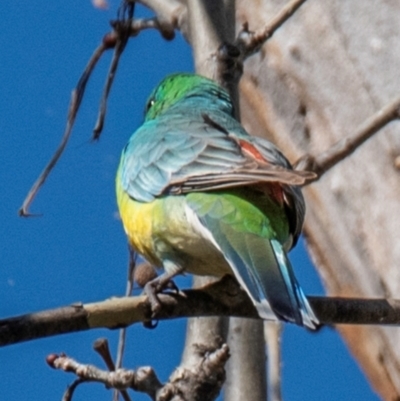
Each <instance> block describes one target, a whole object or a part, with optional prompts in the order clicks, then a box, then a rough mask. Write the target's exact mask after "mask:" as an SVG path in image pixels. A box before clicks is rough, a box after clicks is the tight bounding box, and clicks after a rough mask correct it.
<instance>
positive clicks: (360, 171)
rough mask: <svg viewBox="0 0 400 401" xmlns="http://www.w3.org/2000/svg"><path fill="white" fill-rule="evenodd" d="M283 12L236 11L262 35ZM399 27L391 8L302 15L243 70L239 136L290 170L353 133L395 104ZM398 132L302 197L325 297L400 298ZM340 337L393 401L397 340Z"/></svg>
mask: <svg viewBox="0 0 400 401" xmlns="http://www.w3.org/2000/svg"><path fill="white" fill-rule="evenodd" d="M285 3H286V2H285V1H280V0H279V1H278V0H274V1H255V0H252V1H248V0H246V1H244V0H238V2H237V10H238V14H237V15H238V22H239V23H238V26H240V23H244V22H248V23H249V28H250V30H258V29H260V28H262V27H263V26H264V25H265V23H266V22H267V21H268V20H269V19H270V18H271V17H272V16H273V15H274V14H275V13H276V12H277V11H278V10H279V9H280V8H281V7H282V6H283V5H284V4H285ZM399 15H400V3H398V2H394V1H380V0H374V1H369V2H356V1H330V2H316V1H309V2H307V3H305V4H304V5H303V6H302V7H301V9H300V10H299V11H297V13H296V14H295V15H294V16H293V17H292V18H291V19H290V20H289V21H288V22H286V23H285V24H284V26H283V27H281V28H280V29H279V31H277V32H276V33H275V34H274V37H273V38H272V39H271V40H270V41H268V43H267V44H266V45H264V47H263V48H262V50H261V52H260V53H258V54H257V55H255V56H253V57H251V58H249V59H248V60H247V62H246V63H245V66H244V76H243V78H242V80H241V82H240V91H241V110H242V122H243V124H244V125H245V127H246V128H247V130H248V131H249V132H251V133H252V134H255V135H259V136H267V137H269V138H270V139H271V140H272V141H273V142H275V143H276V144H277V145H278V146H279V147H280V148H281V149H282V150H283V152H284V153H285V154H286V155H287V156H288V157H289V159H290V160H291V161H292V162H295V161H296V160H297V159H298V158H299V157H301V156H302V155H304V154H306V153H311V154H318V153H320V152H322V151H324V150H326V149H327V148H329V147H330V146H331V145H332V144H333V143H335V142H336V141H337V140H339V139H340V138H343V137H345V136H346V135H349V134H351V133H352V132H354V131H355V130H356V129H357V127H358V126H360V125H361V124H362V123H363V122H364V121H365V120H366V119H367V118H368V117H369V116H371V115H372V114H374V113H375V112H376V111H378V110H379V109H380V108H382V107H383V106H384V105H385V104H387V103H389V102H390V101H391V100H392V99H394V98H395V97H397V96H398V95H399V89H400V74H399V66H400V24H399V18H398V16H399ZM399 130H400V126H399V123H397V122H395V123H391V124H390V125H389V126H388V127H386V128H385V129H383V130H381V131H380V132H379V133H377V134H376V135H375V136H374V137H373V138H371V139H370V140H369V141H368V142H367V143H366V144H364V145H363V146H362V147H361V148H360V149H358V150H357V151H356V152H355V153H354V154H353V155H352V156H351V157H349V158H347V159H346V160H344V161H342V162H341V163H340V164H339V165H337V166H335V167H334V168H333V169H332V170H331V171H329V172H328V173H327V174H326V175H324V176H323V177H322V178H321V180H320V181H319V182H317V183H314V184H312V185H310V186H309V187H307V188H306V189H305V190H304V193H305V197H306V201H307V217H306V224H305V235H306V238H307V245H308V249H309V252H310V254H311V257H312V259H313V261H314V263H315V265H316V267H317V269H318V271H319V273H320V275H321V277H322V279H323V281H324V283H325V287H326V290H327V293H328V294H329V295H337V296H352V297H370V298H372V297H387V298H390V297H396V296H398V294H399V291H400V243H399V235H400V171H399V167H398V166H399V159H400V156H399V155H400V135H399ZM294 263H295V261H294ZM300 274H301V273H300ZM337 329H338V330H339V331H340V333H341V334H342V336H343V337H344V339H345V341H346V342H347V344H348V346H349V348H350V350H351V352H352V353H353V355H354V356H355V357H356V358H357V359H358V361H359V363H360V365H361V367H362V369H363V370H364V372H365V373H366V375H367V376H368V378H369V379H370V382H371V383H372V385H373V387H374V388H375V390H376V391H377V392H378V393H379V394H380V395H381V397H382V398H383V399H385V400H398V399H400V348H399V346H398V345H399V344H400V331H399V330H398V329H396V328H387V327H379V326H341V327H340V326H339V327H338V328H337Z"/></svg>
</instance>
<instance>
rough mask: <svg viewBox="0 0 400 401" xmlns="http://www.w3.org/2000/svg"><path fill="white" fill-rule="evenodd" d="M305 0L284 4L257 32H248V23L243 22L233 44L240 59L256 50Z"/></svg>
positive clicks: (293, 0)
mask: <svg viewBox="0 0 400 401" xmlns="http://www.w3.org/2000/svg"><path fill="white" fill-rule="evenodd" d="M305 2H306V0H292V1H290V2H289V3H287V4H286V6H284V7H283V8H282V9H281V10H280V12H279V13H278V14H277V15H275V17H274V18H273V19H272V20H271V21H269V22H268V23H267V25H266V26H265V27H264V28H263V29H262V30H260V31H258V32H250V31H249V27H248V24H245V25H244V26H243V28H242V31H241V32H239V35H238V37H237V39H236V43H235V45H236V46H237V47H238V48H239V49H240V50H241V52H242V55H241V57H242V59H243V60H245V59H246V58H248V57H250V56H251V55H253V54H254V53H256V52H258V51H259V50H260V48H261V46H262V45H263V44H264V43H265V42H266V41H267V40H268V39H269V38H270V37H271V36H272V35H273V34H274V33H275V31H276V30H277V29H278V28H280V27H281V26H282V25H283V24H284V22H286V21H287V20H288V19H289V18H290V17H291V16H292V15H293V14H294V13H295V12H296V11H297V10H298V9H299V8H300V6H301V5H302V4H303V3H305Z"/></svg>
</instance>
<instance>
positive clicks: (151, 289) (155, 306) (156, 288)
mask: <svg viewBox="0 0 400 401" xmlns="http://www.w3.org/2000/svg"><path fill="white" fill-rule="evenodd" d="M164 290H172V291H174V292H176V293H178V292H179V288H178V287H177V285H176V284H175V283H174V282H173V281H172V280H171V279H170V278H169V277H163V276H162V275H161V276H159V277H157V278H155V279H154V280H151V281H149V282H148V283H147V284H146V285H145V286H144V293H145V294H146V295H147V297H148V299H149V302H150V306H151V312H152V317H156V316H157V314H158V313H159V312H160V310H161V308H162V304H161V301H160V298H159V297H158V294H160V293H162V292H163V291H164Z"/></svg>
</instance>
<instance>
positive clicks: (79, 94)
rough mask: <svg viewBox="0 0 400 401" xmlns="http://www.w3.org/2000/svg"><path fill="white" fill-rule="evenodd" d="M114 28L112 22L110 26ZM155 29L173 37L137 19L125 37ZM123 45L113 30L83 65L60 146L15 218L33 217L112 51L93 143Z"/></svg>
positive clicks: (158, 24)
mask: <svg viewBox="0 0 400 401" xmlns="http://www.w3.org/2000/svg"><path fill="white" fill-rule="evenodd" d="M113 24H116V22H113ZM150 28H152V29H158V30H159V31H160V33H161V35H162V36H163V37H164V38H165V39H167V40H171V39H173V37H174V29H175V25H172V26H171V25H170V24H169V23H168V22H167V21H164V20H163V21H160V20H159V19H157V18H150V19H137V20H133V21H131V23H130V26H129V31H128V34H129V36H137V35H138V34H139V32H141V31H142V30H144V29H150ZM125 44H126V43H125V42H124V41H123V40H121V39H120V34H119V33H118V32H117V30H114V31H112V32H109V33H107V34H106V35H104V38H103V40H102V43H101V44H100V45H99V46H98V47H97V49H96V50H95V51H94V53H93V55H92V56H91V58H90V60H89V62H88V63H87V65H86V67H85V69H84V71H83V73H82V75H81V77H80V79H79V81H78V83H77V85H76V87H75V89H74V90H73V91H72V94H71V100H70V104H69V109H68V116H67V123H66V127H65V130H64V134H63V137H62V139H61V142H60V145H59V146H58V148H57V149H56V151H55V152H54V155H53V156H52V157H51V159H50V161H49V162H48V164H47V166H46V167H45V168H44V169H43V171H42V172H41V173H40V175H39V177H38V178H37V179H36V181H35V183H34V184H33V185H32V188H31V189H30V190H29V192H28V195H27V196H26V198H25V199H24V201H23V203H22V206H21V208H20V209H19V210H18V214H19V215H20V216H22V217H29V216H34V215H33V214H31V213H30V211H29V208H30V205H31V203H32V202H33V200H34V199H35V197H36V195H37V194H38V192H39V189H40V188H41V186H42V185H43V184H44V183H45V181H46V179H47V177H48V176H49V174H50V173H51V171H52V170H53V168H54V167H55V165H56V164H57V162H58V160H59V159H60V157H61V155H62V154H63V152H64V150H65V148H66V146H67V143H68V141H69V138H70V136H71V132H72V128H73V126H74V124H75V120H76V116H77V114H78V111H79V108H80V105H81V102H82V99H83V96H84V94H85V89H86V84H87V82H88V81H89V78H90V76H91V74H92V72H93V70H94V68H95V66H96V64H97V62H98V61H99V60H100V58H101V56H102V55H103V53H104V52H105V51H106V50H109V49H112V48H115V47H117V48H116V50H115V53H114V57H113V60H112V62H111V66H110V71H109V73H108V75H107V79H106V84H105V88H104V93H103V97H102V100H101V104H100V111H99V116H98V119H97V122H96V125H95V128H94V139H97V138H98V137H99V133H100V132H101V129H102V127H103V124H104V118H105V111H106V101H107V97H108V94H109V91H110V88H111V85H112V81H113V78H114V75H115V72H116V69H117V66H118V61H119V57H120V55H121V53H122V51H123V49H124V47H125Z"/></svg>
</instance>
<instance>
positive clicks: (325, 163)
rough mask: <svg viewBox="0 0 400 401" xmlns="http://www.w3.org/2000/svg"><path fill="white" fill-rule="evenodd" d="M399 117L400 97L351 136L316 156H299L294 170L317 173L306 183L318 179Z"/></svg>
mask: <svg viewBox="0 0 400 401" xmlns="http://www.w3.org/2000/svg"><path fill="white" fill-rule="evenodd" d="M399 118H400V98H397V99H395V100H394V101H392V102H391V103H389V104H387V105H386V106H385V107H383V108H382V109H381V110H379V111H378V112H377V113H376V114H374V115H373V116H372V117H370V118H369V119H368V120H367V121H365V123H364V124H363V125H362V126H361V127H360V128H359V129H358V130H357V131H356V132H355V133H354V134H353V135H352V136H347V137H345V138H343V139H341V140H340V141H338V142H336V143H335V144H334V145H332V146H331V147H330V148H329V149H328V150H326V151H325V152H323V153H321V154H319V155H318V156H312V155H305V156H303V157H301V158H300V159H299V160H298V161H297V162H296V163H295V167H296V170H307V171H313V172H315V173H316V174H317V177H316V178H315V179H311V180H310V181H309V182H308V183H310V182H313V181H315V180H318V179H319V178H321V176H322V175H323V174H325V173H326V172H327V171H328V170H329V169H331V168H332V167H333V166H335V165H336V164H337V163H339V162H340V161H342V160H343V159H345V158H346V157H348V156H350V155H351V154H352V153H353V152H354V151H355V150H356V149H357V148H358V147H359V146H361V145H362V144H363V143H364V142H365V141H366V140H367V139H369V138H371V137H372V136H373V135H374V134H376V133H377V132H378V131H379V130H380V129H382V128H383V127H384V126H385V125H387V124H388V123H390V122H391V121H393V120H397V119H399Z"/></svg>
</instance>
